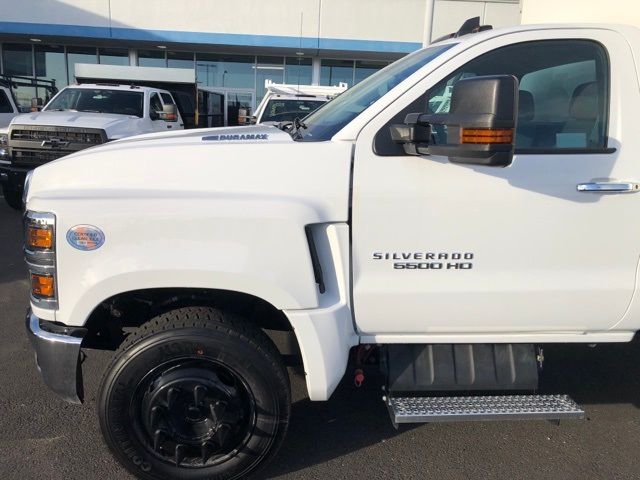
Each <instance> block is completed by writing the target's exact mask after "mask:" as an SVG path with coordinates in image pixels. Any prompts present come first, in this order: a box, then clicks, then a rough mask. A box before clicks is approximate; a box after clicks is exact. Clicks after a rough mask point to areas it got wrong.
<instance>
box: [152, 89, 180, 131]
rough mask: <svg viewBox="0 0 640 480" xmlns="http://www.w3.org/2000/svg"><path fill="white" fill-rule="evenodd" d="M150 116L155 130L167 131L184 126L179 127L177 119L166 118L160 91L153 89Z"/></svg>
mask: <svg viewBox="0 0 640 480" xmlns="http://www.w3.org/2000/svg"><path fill="white" fill-rule="evenodd" d="M176 114H177V113H176ZM149 118H150V119H151V125H152V128H153V131H154V132H166V131H167V130H171V129H175V130H178V129H179V128H182V127H178V125H179V123H178V122H177V121H175V120H171V121H167V120H166V119H165V116H164V104H163V103H162V99H161V98H160V92H153V91H152V92H151V93H150V95H149ZM180 123H182V122H180Z"/></svg>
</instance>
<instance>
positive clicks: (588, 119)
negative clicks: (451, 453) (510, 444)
mask: <svg viewBox="0 0 640 480" xmlns="http://www.w3.org/2000/svg"><path fill="white" fill-rule="evenodd" d="M639 64H640V30H638V29H637V28H635V27H629V26H619V25H595V24H594V25H524V26H520V27H514V28H508V29H501V30H490V29H487V28H485V27H484V26H481V25H480V24H479V22H478V20H476V21H475V22H472V23H471V24H465V26H463V28H461V30H460V31H459V32H457V33H456V34H454V35H451V36H450V37H449V38H447V39H444V40H442V41H439V42H436V43H434V44H432V45H430V46H429V47H427V48H425V49H422V50H420V51H417V52H415V53H412V54H410V55H408V56H406V57H404V58H402V59H401V60H398V61H397V62H395V63H394V64H392V65H390V66H388V67H386V68H385V69H383V70H380V71H379V72H377V73H375V74H374V75H372V76H370V77H369V78H367V79H366V80H364V81H362V82H361V83H359V84H357V85H356V86H354V87H353V88H351V89H349V90H347V91H346V92H344V93H343V94H341V95H339V96H338V97H336V98H335V99H334V100H332V101H331V102H328V103H326V104H325V105H324V106H322V107H320V108H319V109H318V110H316V111H315V112H313V113H312V114H310V115H309V116H307V117H306V118H304V119H303V120H300V121H297V122H295V123H294V124H293V125H292V126H291V125H289V127H288V128H284V126H282V125H281V128H282V129H281V128H278V127H276V126H273V125H254V126H250V127H232V128H216V129H206V130H197V131H192V132H189V133H183V132H164V133H159V134H154V135H146V136H140V137H137V138H131V139H122V140H119V141H117V142H111V143H110V144H108V145H104V146H101V147H99V148H95V149H92V150H87V151H83V152H78V153H75V154H73V155H71V156H68V157H66V158H65V159H63V160H60V161H56V162H53V163H51V164H48V165H44V166H42V167H40V168H38V169H36V170H35V171H34V172H33V173H32V174H31V175H30V177H29V179H28V187H29V188H28V189H27V191H26V195H25V196H26V214H25V228H26V235H25V238H26V239H27V240H26V242H27V243H26V245H25V252H26V259H27V264H28V266H29V271H30V275H31V284H32V291H31V299H30V300H31V303H30V313H29V314H28V317H27V319H26V322H27V329H28V332H29V336H30V338H31V339H32V342H33V345H34V348H35V350H36V355H37V363H38V365H39V367H40V370H41V373H42V376H43V378H44V380H45V382H46V383H47V384H48V385H49V386H50V387H51V388H52V389H53V390H54V391H56V392H57V393H59V394H60V395H61V396H62V397H63V398H65V399H67V400H69V401H71V402H76V403H79V402H80V401H81V400H82V396H83V391H82V383H81V381H80V379H81V378H82V375H81V363H80V362H79V356H80V351H81V349H82V348H86V347H90V346H93V345H95V343H94V342H95V339H96V338H100V339H102V340H104V339H109V340H110V341H111V342H112V344H113V345H114V348H117V351H116V353H115V354H114V356H113V360H112V361H111V363H110V364H109V365H108V366H106V368H105V375H104V377H103V381H102V385H101V387H100V392H99V393H98V410H99V419H100V425H101V429H102V432H103V436H104V438H105V439H106V442H107V443H108V445H109V446H110V448H111V451H112V452H113V453H114V455H115V456H116V457H117V458H118V460H119V461H120V462H121V463H122V464H123V465H124V466H125V467H126V468H127V469H128V470H129V471H130V472H132V473H133V474H134V475H137V476H139V477H140V478H147V479H148V478H154V479H161V478H183V477H184V476H185V475H187V474H188V475H189V477H190V478H198V479H205V478H216V479H217V478H229V477H234V478H240V477H242V476H245V475H248V474H249V473H251V472H254V471H255V469H256V468H257V467H258V466H259V464H260V463H261V462H262V461H263V460H265V459H268V458H272V457H273V455H275V452H276V451H277V450H278V448H279V447H280V445H282V441H283V438H284V435H285V433H286V429H287V426H288V424H289V421H290V411H291V410H290V407H291V402H290V386H289V382H288V377H287V371H286V368H285V361H286V359H287V358H288V357H287V353H286V352H285V351H284V349H282V348H281V347H280V346H279V345H277V342H275V336H274V334H273V332H279V333H282V334H283V335H289V338H290V339H291V340H292V342H293V344H294V346H295V349H294V353H295V355H297V356H298V357H299V359H300V363H301V365H302V367H303V369H304V373H305V379H306V385H307V393H308V396H309V398H310V399H311V400H312V401H323V400H327V399H328V398H329V397H330V396H331V395H332V393H333V392H334V390H335V389H336V387H337V385H338V383H339V382H340V381H341V380H342V379H343V378H344V377H345V375H351V374H353V373H355V377H354V379H355V381H356V382H361V381H362V379H363V377H362V373H363V370H364V369H365V366H366V365H369V364H370V362H373V363H375V364H376V365H377V367H378V368H379V369H380V371H381V372H382V383H383V392H382V396H383V400H384V402H385V404H386V406H387V409H388V412H389V414H390V418H391V421H392V422H393V423H394V424H395V425H398V424H401V423H413V422H433V421H460V420H496V419H514V420H515V419H549V420H559V419H579V418H583V417H584V411H583V410H582V408H581V407H580V406H579V405H577V404H576V403H575V402H574V401H573V400H572V399H570V398H569V397H567V396H566V392H562V391H552V392H548V393H546V394H544V395H541V394H539V391H540V388H541V386H543V387H544V385H545V372H544V370H542V369H541V367H542V364H543V363H544V346H545V345H547V344H558V345H559V346H560V347H561V346H562V345H565V344H568V343H584V344H599V343H625V342H630V341H631V340H632V339H633V338H634V337H635V336H636V333H637V332H638V331H639V330H640V303H639V302H638V289H639V287H638V285H639V282H638V272H639V271H640V225H638V222H635V221H634V218H635V214H636V208H638V209H639V211H640V195H638V194H639V193H640V177H639V174H638V168H637V165H636V160H637V156H638V152H639V151H640V137H639V136H638V134H637V133H638V132H637V121H636V119H637V114H638V112H639V111H640V89H639V87H638V85H639V79H640V72H639V71H638V67H637V66H638V65H639ZM177 158H178V159H180V162H176V159H177ZM177 163H179V165H178V164H177ZM194 171H197V172H198V175H193V172H194ZM141 240H142V241H141ZM349 367H350V368H349ZM567 368H569V366H568V367H567ZM309 434H312V432H310V433H309ZM283 454H285V455H286V452H284V453H283Z"/></svg>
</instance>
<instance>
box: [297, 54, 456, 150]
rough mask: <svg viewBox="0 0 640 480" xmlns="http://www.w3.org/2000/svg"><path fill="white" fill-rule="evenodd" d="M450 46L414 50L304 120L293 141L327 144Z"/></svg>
mask: <svg viewBox="0 0 640 480" xmlns="http://www.w3.org/2000/svg"><path fill="white" fill-rule="evenodd" d="M454 45H455V44H454V43H450V44H446V45H438V46H435V47H429V48H425V49H424V50H418V51H417V52H414V53H412V54H410V55H407V56H406V57H404V58H402V59H400V60H398V61H397V62H395V63H392V64H391V65H389V66H388V67H386V68H383V69H382V70H379V71H378V72H376V73H374V74H373V75H371V76H370V77H369V78H367V79H366V80H363V81H362V82H360V83H358V84H357V85H356V86H354V87H352V88H350V89H349V90H347V91H346V92H344V93H343V94H341V95H339V96H338V97H336V98H335V99H334V100H332V101H330V102H328V103H327V104H325V105H324V106H323V107H322V108H319V109H318V110H316V111H315V112H314V113H312V114H311V115H309V116H308V117H307V118H305V119H304V124H303V125H302V128H299V129H297V130H296V131H295V135H294V138H295V139H296V140H301V141H307V142H320V141H325V140H330V139H331V137H333V136H334V135H335V134H336V133H338V132H339V131H340V130H342V128H343V127H344V126H345V125H347V124H348V123H349V122H350V121H351V120H353V119H354V118H356V117H357V116H358V115H360V114H361V113H362V112H363V111H364V110H365V109H367V108H368V107H369V106H371V105H373V104H374V103H375V102H376V101H378V100H379V99H380V98H381V97H382V96H383V95H384V94H386V93H387V92H388V91H389V90H391V89H392V88H393V87H395V86H396V85H398V84H399V83H400V82H402V81H403V80H404V79H406V78H407V77H408V76H409V75H411V74H412V73H415V72H416V71H418V70H419V69H420V68H422V67H423V66H425V65H426V64H427V63H429V62H430V61H431V60H433V59H434V58H436V57H437V56H438V55H440V54H441V53H443V52H444V51H446V50H448V49H450V48H451V47H453V46H454Z"/></svg>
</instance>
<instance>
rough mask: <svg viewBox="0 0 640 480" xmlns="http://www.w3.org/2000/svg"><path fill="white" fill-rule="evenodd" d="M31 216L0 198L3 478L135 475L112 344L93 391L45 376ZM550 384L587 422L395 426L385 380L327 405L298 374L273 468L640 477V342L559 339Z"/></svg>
mask: <svg viewBox="0 0 640 480" xmlns="http://www.w3.org/2000/svg"><path fill="white" fill-rule="evenodd" d="M21 237H22V232H21V215H20V214H19V213H18V212H15V211H13V210H10V209H9V208H8V207H7V206H6V205H5V204H4V202H1V201H0V322H1V324H0V326H1V329H0V381H1V382H2V384H1V385H0V452H1V454H0V479H3V480H9V479H19V480H30V479H66V480H74V479H101V480H115V479H118V480H122V479H125V478H131V477H130V476H128V475H127V473H126V472H125V471H124V470H123V469H121V468H120V467H119V465H118V464H117V463H116V462H115V461H114V460H113V459H112V458H111V456H110V455H109V453H108V451H107V449H106V447H105V446H104V445H103V443H102V440H101V437H100V432H99V428H98V422H97V419H96V416H95V399H96V394H97V385H98V382H99V380H100V376H101V371H102V367H103V365H104V363H105V362H106V361H107V359H108V357H109V355H110V354H109V353H105V352H95V351H88V352H87V353H88V358H87V360H86V362H85V364H84V374H85V387H86V397H87V401H86V403H85V404H84V405H82V406H76V405H69V404H66V403H64V402H62V401H61V400H59V399H58V398H57V397H56V396H55V395H54V394H52V393H50V392H49V391H48V390H47V389H46V387H45V386H44V384H42V382H41V381H40V378H39V377H38V374H37V371H36V368H35V366H34V362H33V354H32V351H31V349H30V347H29V345H28V339H27V337H26V335H25V333H24V320H23V319H24V314H25V310H26V306H27V303H26V301H27V300H26V299H27V291H28V284H27V281H26V271H25V268H24V266H23V263H22V258H21V251H20V249H21V241H22V238H21ZM546 357H547V362H546V364H545V372H544V375H545V378H546V382H545V384H544V389H545V390H546V391H549V392H558V393H569V394H570V395H572V396H573V398H574V399H575V400H577V401H578V402H579V403H581V404H583V405H584V406H585V408H586V412H587V416H588V419H587V420H585V421H566V422H563V423H561V424H560V425H559V426H557V425H555V424H551V423H548V422H542V421H538V422H509V423H507V422H501V423H467V424H462V423H459V424H430V425H418V426H413V427H404V428H401V429H400V430H398V431H396V430H394V429H393V427H392V426H391V423H390V421H389V419H388V416H387V413H386V410H385V408H384V405H383V403H382V402H381V400H380V394H379V391H378V390H377V388H375V387H374V386H370V387H369V388H364V389H360V390H356V389H355V388H353V387H351V386H350V382H345V383H344V385H343V386H341V387H340V389H339V390H338V391H337V392H336V393H335V394H334V396H333V397H332V399H331V400H330V401H329V402H326V403H311V402H309V401H308V400H306V399H305V398H304V383H303V380H302V378H301V377H300V376H297V375H292V385H293V389H294V404H293V418H292V424H291V427H290V430H289V435H288V437H287V439H286V441H285V444H284V446H283V448H282V450H281V452H280V454H279V455H278V457H277V458H276V459H275V461H274V462H273V463H272V464H271V465H270V466H269V468H268V469H267V470H266V471H264V472H263V474H262V475H261V478H278V479H347V478H348V479H390V478H393V479H395V478H416V479H418V478H419V479H434V480H445V479H489V478H490V479H509V480H512V479H525V478H531V479H536V480H540V479H631V478H640V467H639V466H638V458H639V457H638V446H639V445H640V344H638V343H634V344H629V345H624V346H599V347H596V348H588V347H586V346H584V347H583V346H571V347H569V348H565V349H562V350H560V349H558V348H557V347H555V348H551V347H549V348H547V349H546Z"/></svg>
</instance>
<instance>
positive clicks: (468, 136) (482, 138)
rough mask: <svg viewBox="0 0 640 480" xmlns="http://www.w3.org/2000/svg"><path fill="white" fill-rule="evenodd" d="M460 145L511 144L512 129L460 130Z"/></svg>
mask: <svg viewBox="0 0 640 480" xmlns="http://www.w3.org/2000/svg"><path fill="white" fill-rule="evenodd" d="M460 143H476V144H478V143H480V144H483V143H484V144H488V143H513V129H512V128H461V129H460Z"/></svg>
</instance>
